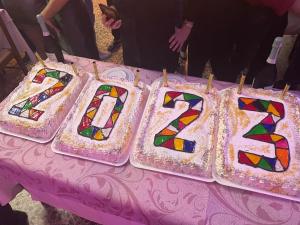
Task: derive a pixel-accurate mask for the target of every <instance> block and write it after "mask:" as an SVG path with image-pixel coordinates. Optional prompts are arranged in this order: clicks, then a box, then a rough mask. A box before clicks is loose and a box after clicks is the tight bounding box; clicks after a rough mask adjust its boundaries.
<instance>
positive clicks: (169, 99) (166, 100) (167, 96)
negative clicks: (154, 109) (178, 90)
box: [164, 95, 172, 104]
mask: <svg viewBox="0 0 300 225" xmlns="http://www.w3.org/2000/svg"><path fill="white" fill-rule="evenodd" d="M171 100H172V98H171V97H170V96H169V95H166V96H165V100H164V104H167V103H168V102H169V101H171Z"/></svg>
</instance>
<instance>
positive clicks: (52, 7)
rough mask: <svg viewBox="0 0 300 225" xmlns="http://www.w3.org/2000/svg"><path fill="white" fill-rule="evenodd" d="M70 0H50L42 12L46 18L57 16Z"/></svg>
mask: <svg viewBox="0 0 300 225" xmlns="http://www.w3.org/2000/svg"><path fill="white" fill-rule="evenodd" d="M69 1H70V0H50V1H49V2H48V4H47V6H46V7H45V8H44V9H43V11H42V12H41V15H42V16H43V17H44V19H45V20H49V19H51V18H52V17H53V16H55V15H56V14H57V13H58V12H59V11H60V10H61V9H62V8H63V7H64V6H65V5H66V4H67V3H68V2H69Z"/></svg>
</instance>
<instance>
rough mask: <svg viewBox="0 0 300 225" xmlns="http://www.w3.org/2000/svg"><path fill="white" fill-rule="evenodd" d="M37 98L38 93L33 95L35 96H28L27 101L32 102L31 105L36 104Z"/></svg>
mask: <svg viewBox="0 0 300 225" xmlns="http://www.w3.org/2000/svg"><path fill="white" fill-rule="evenodd" d="M38 100H39V95H35V96H33V97H31V98H29V101H30V102H31V103H32V105H36V104H37V102H38Z"/></svg>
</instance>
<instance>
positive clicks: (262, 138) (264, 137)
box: [245, 134, 274, 144]
mask: <svg viewBox="0 0 300 225" xmlns="http://www.w3.org/2000/svg"><path fill="white" fill-rule="evenodd" d="M245 136H246V137H247V138H250V139H253V140H258V141H263V142H267V143H271V144H273V143H274V142H273V140H272V138H271V135H270V134H256V135H245Z"/></svg>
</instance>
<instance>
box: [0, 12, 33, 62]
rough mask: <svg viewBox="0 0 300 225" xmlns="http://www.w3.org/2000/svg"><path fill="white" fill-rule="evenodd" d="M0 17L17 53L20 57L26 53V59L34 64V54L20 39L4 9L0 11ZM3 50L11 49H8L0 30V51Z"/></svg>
mask: <svg viewBox="0 0 300 225" xmlns="http://www.w3.org/2000/svg"><path fill="white" fill-rule="evenodd" d="M0 16H1V18H2V19H3V21H4V23H5V25H6V27H7V30H8V32H9V33H10V35H11V36H12V37H13V40H14V43H15V45H16V47H17V50H18V51H19V53H20V54H21V55H22V54H24V53H25V52H26V53H27V55H28V57H29V58H30V60H31V61H32V62H33V63H34V62H36V59H35V56H34V53H33V52H32V50H31V49H30V48H29V46H28V44H27V43H26V42H25V40H24V38H23V37H22V35H21V33H20V32H19V30H18V29H17V27H16V25H15V24H14V22H13V20H12V19H11V17H10V16H9V15H8V13H7V11H6V10H4V9H0ZM3 48H11V47H10V45H9V43H8V41H7V39H6V37H5V35H4V33H3V32H2V30H1V29H0V49H3Z"/></svg>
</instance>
